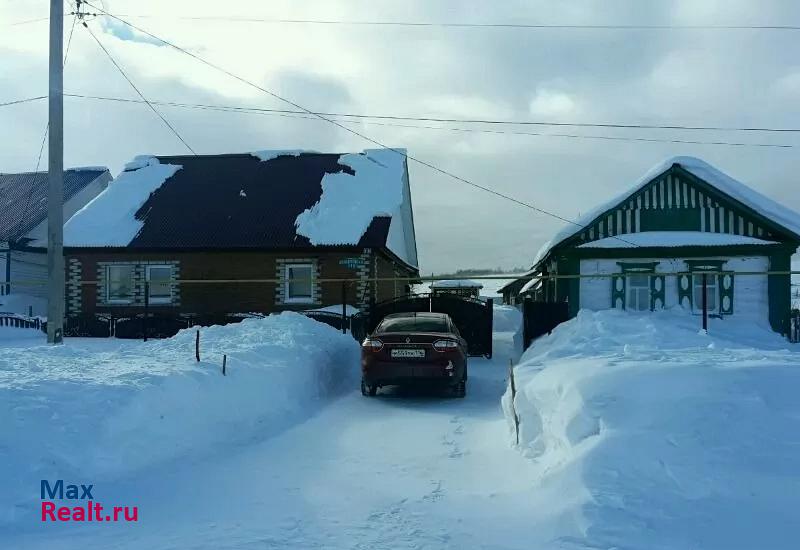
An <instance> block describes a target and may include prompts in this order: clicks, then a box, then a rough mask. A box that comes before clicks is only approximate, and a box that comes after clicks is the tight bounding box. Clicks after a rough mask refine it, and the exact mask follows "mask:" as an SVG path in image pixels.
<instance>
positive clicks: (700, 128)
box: [75, 95, 800, 133]
mask: <svg viewBox="0 0 800 550" xmlns="http://www.w3.org/2000/svg"><path fill="white" fill-rule="evenodd" d="M75 97H79V96H78V95H75ZM80 97H86V98H89V99H105V100H109V101H114V100H120V101H122V100H121V99H119V98H111V97H103V96H80ZM154 103H155V102H154ZM160 103H161V104H162V105H169V106H172V107H195V108H202V107H207V108H209V109H219V110H231V111H236V110H239V111H253V112H264V113H286V114H306V111H299V110H291V109H266V108H262V107H242V106H233V105H214V104H207V103H178V102H160ZM313 113H314V114H315V115H323V116H328V117H342V118H358V119H378V120H399V121H414V122H441V123H456V124H485V125H492V126H501V125H507V126H554V127H574V128H608V129H624V130H681V131H683V130H687V131H713V132H765V133H769V132H776V133H800V128H768V127H758V126H752V127H748V126H741V127H737V126H684V125H677V124H671V125H659V124H623V123H616V122H546V121H534V120H497V119H480V118H440V117H432V116H417V117H413V116H403V115H382V114H381V115H370V114H363V113H337V112H324V111H314V112H313Z"/></svg>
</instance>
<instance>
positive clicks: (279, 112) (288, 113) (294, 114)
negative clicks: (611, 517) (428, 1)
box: [64, 93, 795, 149]
mask: <svg viewBox="0 0 800 550" xmlns="http://www.w3.org/2000/svg"><path fill="white" fill-rule="evenodd" d="M64 96H65V97H72V98H79V99H92V100H99V101H111V102H120V103H143V102H142V101H140V100H136V99H128V98H120V97H109V96H96V95H86V94H73V93H65V94H64ZM149 101H150V103H152V104H153V105H160V106H164V107H177V108H186V109H199V110H207V111H218V112H226V113H240V114H253V115H272V116H283V117H287V118H301V119H307V120H317V121H319V120H320V119H319V117H317V116H310V115H307V114H306V113H304V112H303V111H293V110H284V109H262V108H255V107H238V106H230V105H211V104H206V103H180V102H172V101H158V100H152V99H151V100H149ZM319 114H324V115H325V116H326V117H328V118H331V119H332V120H336V121H338V122H341V123H343V124H371V125H375V126H388V127H393V128H415V129H421V130H442V131H450V132H468V133H484V134H497V135H517V136H536V137H559V138H571V139H590V140H592V139H593V140H608V141H628V142H647V143H681V144H692V145H719V146H729V147H768V148H769V147H772V148H784V149H785V148H794V147H795V145H791V144H786V143H753V142H750V143H748V142H732V141H702V140H690V139H678V138H646V137H629V136H608V135H586V134H565V133H553V132H523V131H512V130H492V129H487V128H453V127H448V126H429V125H419V124H399V123H393V122H381V121H380V120H384V119H386V118H389V119H390V120H395V119H397V118H396V117H377V118H378V121H375V120H369V119H367V118H366V116H359V119H358V120H344V119H343V118H341V117H345V116H348V115H344V114H336V115H331V114H330V113H319ZM410 120H416V119H410Z"/></svg>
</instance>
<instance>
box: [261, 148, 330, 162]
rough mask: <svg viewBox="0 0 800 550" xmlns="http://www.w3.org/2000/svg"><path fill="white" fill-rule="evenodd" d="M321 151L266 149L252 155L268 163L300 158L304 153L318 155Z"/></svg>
mask: <svg viewBox="0 0 800 550" xmlns="http://www.w3.org/2000/svg"><path fill="white" fill-rule="evenodd" d="M318 152H319V151H312V150H310V149H275V150H270V149H264V150H262V151H253V152H251V153H250V154H251V155H253V156H254V157H257V158H258V160H260V161H261V162H267V161H269V160H272V159H276V158H278V157H299V156H300V155H302V154H303V153H318Z"/></svg>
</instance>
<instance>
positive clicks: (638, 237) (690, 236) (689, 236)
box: [578, 231, 778, 248]
mask: <svg viewBox="0 0 800 550" xmlns="http://www.w3.org/2000/svg"><path fill="white" fill-rule="evenodd" d="M623 239H624V240H623ZM736 244H778V243H776V242H775V241H765V240H763V239H756V238H755V237H747V236H744V235H729V234H727V233H708V232H702V231H644V232H642V233H627V234H625V235H621V236H620V238H617V237H606V238H605V239H599V240H597V241H591V242H588V243H584V244H582V245H580V246H579V247H578V248H634V247H638V246H663V247H676V246H727V245H736Z"/></svg>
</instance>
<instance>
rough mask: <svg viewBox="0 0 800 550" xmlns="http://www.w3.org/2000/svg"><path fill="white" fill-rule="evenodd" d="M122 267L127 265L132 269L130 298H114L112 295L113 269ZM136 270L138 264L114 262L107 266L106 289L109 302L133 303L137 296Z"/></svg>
mask: <svg viewBox="0 0 800 550" xmlns="http://www.w3.org/2000/svg"><path fill="white" fill-rule="evenodd" d="M120 267H127V268H129V269H130V270H131V297H130V298H124V299H120V298H112V297H111V270H112V269H115V268H120ZM135 271H136V265H134V264H112V265H107V266H105V276H106V289H105V299H106V302H105V303H107V304H132V303H133V301H134V297H135V292H136V289H135V288H134V280H133V276H134V272H135Z"/></svg>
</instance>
